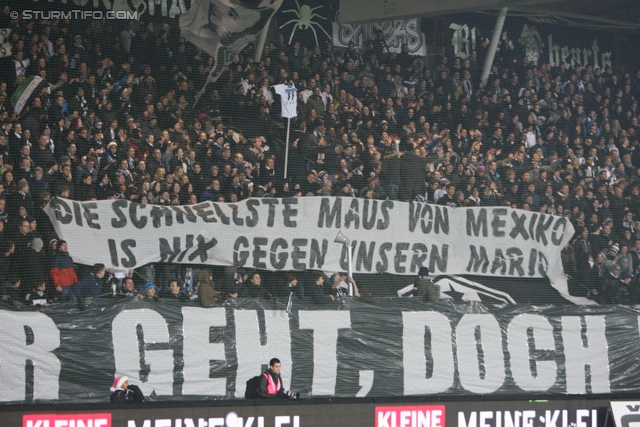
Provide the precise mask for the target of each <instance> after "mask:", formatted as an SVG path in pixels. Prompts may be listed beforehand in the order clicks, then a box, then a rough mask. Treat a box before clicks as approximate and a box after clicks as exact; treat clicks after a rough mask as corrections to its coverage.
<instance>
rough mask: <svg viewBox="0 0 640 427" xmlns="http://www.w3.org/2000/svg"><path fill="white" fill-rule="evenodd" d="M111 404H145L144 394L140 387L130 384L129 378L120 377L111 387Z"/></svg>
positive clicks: (116, 378)
mask: <svg viewBox="0 0 640 427" xmlns="http://www.w3.org/2000/svg"><path fill="white" fill-rule="evenodd" d="M110 390H111V403H117V402H144V394H142V391H141V390H140V387H138V386H137V385H134V384H129V378H128V377H125V376H122V375H118V376H117V377H115V379H114V380H113V386H112V387H111V389H110Z"/></svg>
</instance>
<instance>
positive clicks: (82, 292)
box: [71, 264, 106, 298]
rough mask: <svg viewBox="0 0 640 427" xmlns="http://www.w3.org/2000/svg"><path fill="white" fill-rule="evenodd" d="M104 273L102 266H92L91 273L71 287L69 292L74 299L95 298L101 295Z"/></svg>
mask: <svg viewBox="0 0 640 427" xmlns="http://www.w3.org/2000/svg"><path fill="white" fill-rule="evenodd" d="M105 272H106V268H105V266H104V264H94V266H93V268H92V269H91V273H89V274H88V275H87V276H86V277H83V278H82V280H80V281H78V282H77V283H76V284H74V285H73V286H72V289H71V290H72V291H73V294H74V295H75V296H76V298H95V297H99V296H100V295H102V286H103V283H102V279H103V278H104V274H105Z"/></svg>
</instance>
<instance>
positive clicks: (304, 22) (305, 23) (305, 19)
mask: <svg viewBox="0 0 640 427" xmlns="http://www.w3.org/2000/svg"><path fill="white" fill-rule="evenodd" d="M296 6H297V7H298V10H294V9H290V10H283V11H282V13H290V12H293V13H295V14H296V15H297V16H298V19H292V20H291V21H289V22H287V23H285V24H282V25H281V26H280V28H282V27H285V26H287V25H289V24H291V23H292V22H294V23H295V25H294V26H293V31H292V32H291V37H289V44H291V40H293V35H294V34H295V33H296V29H298V28H300V29H301V30H306V29H307V28H310V29H311V31H313V36H314V37H315V39H316V46H320V44H319V43H318V34H316V30H315V29H314V28H313V26H314V25H317V26H318V28H320V29H321V30H322V31H323V32H324V33H325V34H326V35H327V37H329V38H331V36H330V35H329V34H327V32H326V31H325V29H324V28H322V25H320V24H319V23H317V22H313V21H312V19H313V18H320V19H324V20H325V21H326V20H327V18H325V17H324V16H320V15H318V14H317V13H313V11H314V10H316V9H320V8H321V7H322V5H321V6H317V7H314V8H313V9H312V8H311V7H309V5H306V4H303V5H302V7H300V5H299V4H298V0H296Z"/></svg>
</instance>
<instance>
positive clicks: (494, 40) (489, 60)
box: [480, 7, 509, 96]
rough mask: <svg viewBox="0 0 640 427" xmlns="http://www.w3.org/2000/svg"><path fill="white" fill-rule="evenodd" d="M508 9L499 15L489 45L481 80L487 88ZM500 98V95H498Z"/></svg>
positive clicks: (505, 8)
mask: <svg viewBox="0 0 640 427" xmlns="http://www.w3.org/2000/svg"><path fill="white" fill-rule="evenodd" d="M508 9H509V8H508V7H503V8H501V9H500V12H499V13H498V19H496V25H495V27H494V28H493V35H492V36H491V43H489V49H488V50H487V57H486V59H485V60H484V70H482V77H481V78H480V80H481V81H482V83H483V84H484V86H485V88H486V87H487V80H489V73H491V67H492V66H493V59H494V58H495V56H496V49H497V48H498V43H499V42H500V34H501V33H502V27H504V20H505V19H506V18H507V10H508ZM498 96H500V95H498Z"/></svg>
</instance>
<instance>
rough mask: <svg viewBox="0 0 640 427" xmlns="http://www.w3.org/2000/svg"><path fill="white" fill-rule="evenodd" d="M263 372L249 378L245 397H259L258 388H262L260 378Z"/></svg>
mask: <svg viewBox="0 0 640 427" xmlns="http://www.w3.org/2000/svg"><path fill="white" fill-rule="evenodd" d="M261 378H262V374H261V375H258V376H256V377H253V378H249V379H248V380H247V388H246V390H245V391H244V398H245V399H258V397H259V395H258V390H259V389H260V379H261Z"/></svg>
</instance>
